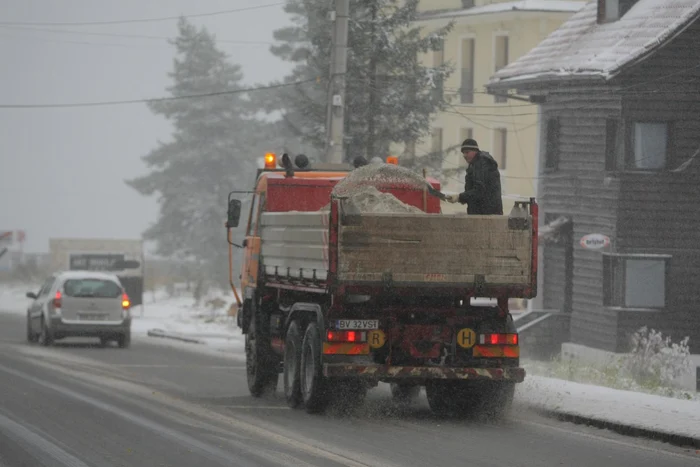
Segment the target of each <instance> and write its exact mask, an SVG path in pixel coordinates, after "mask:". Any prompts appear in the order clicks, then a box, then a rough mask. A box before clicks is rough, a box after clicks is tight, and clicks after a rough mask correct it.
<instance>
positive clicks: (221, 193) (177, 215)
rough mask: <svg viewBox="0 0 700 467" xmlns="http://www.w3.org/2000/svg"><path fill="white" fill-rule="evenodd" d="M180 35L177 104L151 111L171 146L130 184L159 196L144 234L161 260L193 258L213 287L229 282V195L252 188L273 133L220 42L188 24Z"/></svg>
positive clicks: (154, 155) (149, 158) (154, 154)
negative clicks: (167, 125)
mask: <svg viewBox="0 0 700 467" xmlns="http://www.w3.org/2000/svg"><path fill="white" fill-rule="evenodd" d="M178 30H179V35H178V37H177V38H176V39H175V40H174V42H173V43H174V45H175V47H176V49H177V54H176V58H175V59H174V62H173V70H172V72H170V73H169V76H170V78H171V79H172V84H171V85H170V86H169V87H168V88H167V91H168V92H169V93H170V94H171V96H172V98H170V99H164V100H155V101H150V102H149V103H148V106H149V108H150V109H151V111H152V112H154V113H155V114H157V115H161V116H163V117H165V118H166V119H168V120H169V121H170V122H171V123H172V124H173V128H174V131H173V135H172V138H171V139H170V140H169V141H167V142H159V143H158V145H157V147H156V148H155V149H153V150H152V151H151V152H150V153H148V154H147V155H146V156H144V157H143V158H142V159H143V161H144V162H145V164H146V165H147V166H148V167H149V169H150V173H148V174H147V175H144V176H141V177H137V178H134V179H132V180H128V181H127V182H126V183H127V184H128V185H129V186H131V187H133V188H134V189H135V190H137V191H138V192H139V193H141V194H143V195H145V196H151V195H154V194H157V195H158V201H159V204H160V212H159V216H158V219H157V221H156V222H155V223H153V224H152V225H151V226H150V227H149V228H148V229H147V230H146V231H145V232H144V238H145V239H146V240H155V241H156V242H157V251H156V254H159V255H162V256H166V257H190V258H193V259H195V260H197V262H198V263H199V264H202V265H203V267H204V269H205V271H206V274H207V275H208V276H210V277H209V279H213V280H221V281H224V282H225V281H226V280H227V276H226V261H227V260H226V258H227V255H226V248H227V243H226V237H225V229H224V220H225V218H226V208H227V206H226V203H227V195H228V193H229V192H230V191H232V190H249V189H251V188H252V184H253V176H254V174H255V168H256V160H257V158H258V156H259V155H261V154H264V151H265V146H264V144H263V141H264V140H266V139H269V137H270V135H269V133H268V132H269V127H268V125H266V124H264V123H262V122H260V121H259V120H256V119H255V117H254V113H255V110H256V109H255V108H254V107H253V106H252V105H251V103H250V100H249V99H248V97H247V93H245V92H242V90H243V86H242V85H241V80H242V77H243V75H242V72H241V68H240V66H238V65H234V64H231V63H229V61H228V59H227V56H226V54H225V53H224V52H222V51H220V50H219V49H217V47H216V43H215V38H214V37H213V36H212V35H211V34H210V33H209V32H208V31H207V30H206V29H204V28H202V29H197V28H196V27H195V26H193V25H192V24H190V23H188V22H187V21H186V20H185V19H181V20H180V22H179V24H178ZM203 94H204V95H206V94H212V95H211V96H204V97H202V96H201V95H203ZM192 96H199V97H192Z"/></svg>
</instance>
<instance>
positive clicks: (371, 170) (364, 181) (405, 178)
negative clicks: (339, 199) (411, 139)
mask: <svg viewBox="0 0 700 467" xmlns="http://www.w3.org/2000/svg"><path fill="white" fill-rule="evenodd" d="M401 183H403V184H405V185H408V186H409V187H415V188H416V189H419V190H422V189H423V187H425V185H426V183H427V181H426V180H425V179H424V178H423V177H421V176H420V175H418V174H417V173H415V172H413V171H411V170H409V169H407V168H405V167H399V166H398V165H393V164H383V163H382V164H367V165H365V166H363V167H360V168H357V169H355V170H353V171H352V172H350V173H349V174H348V175H347V176H346V177H345V178H344V179H342V180H341V181H339V182H338V184H337V185H336V186H335V187H334V188H333V194H334V195H336V196H349V195H352V194H354V193H355V192H356V191H357V190H358V189H359V188H361V187H366V186H372V187H375V188H376V187H377V186H378V185H384V184H391V185H396V184H401Z"/></svg>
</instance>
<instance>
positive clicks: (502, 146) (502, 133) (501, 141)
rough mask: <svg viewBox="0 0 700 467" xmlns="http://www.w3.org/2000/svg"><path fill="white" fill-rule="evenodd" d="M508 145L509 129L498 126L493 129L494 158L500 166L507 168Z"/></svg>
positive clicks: (500, 167)
mask: <svg viewBox="0 0 700 467" xmlns="http://www.w3.org/2000/svg"><path fill="white" fill-rule="evenodd" d="M507 147H508V130H506V129H505V128H496V129H495V130H493V158H494V159H496V162H498V168H499V169H501V170H506V159H507V157H506V155H507V152H506V148H507Z"/></svg>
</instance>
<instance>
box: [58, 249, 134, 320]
mask: <svg viewBox="0 0 700 467" xmlns="http://www.w3.org/2000/svg"><path fill="white" fill-rule="evenodd" d="M49 253H50V255H51V270H52V272H56V271H109V272H112V273H114V274H116V275H117V276H118V277H119V280H120V281H121V282H122V285H123V286H124V289H126V293H127V294H128V295H129V298H130V300H131V305H132V306H136V305H141V304H142V303H143V286H144V284H143V281H144V272H145V258H144V254H143V241H142V240H131V239H102V238H51V239H49Z"/></svg>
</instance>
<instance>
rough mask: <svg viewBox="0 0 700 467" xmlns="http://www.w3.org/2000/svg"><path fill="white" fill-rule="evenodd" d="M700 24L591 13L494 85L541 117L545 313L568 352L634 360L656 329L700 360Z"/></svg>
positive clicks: (636, 9) (691, 14)
mask: <svg viewBox="0 0 700 467" xmlns="http://www.w3.org/2000/svg"><path fill="white" fill-rule="evenodd" d="M699 17H700V1H698V0H638V1H634V0H598V1H593V2H590V3H589V4H587V6H586V7H585V8H584V9H583V10H581V11H580V12H578V13H576V14H574V15H573V16H572V17H571V18H570V19H569V20H568V21H567V22H565V23H564V24H563V25H562V26H561V27H560V28H559V29H558V30H557V31H555V32H554V33H552V34H551V35H550V36H549V37H548V38H547V39H545V40H544V41H543V42H542V43H541V44H540V45H539V46H537V47H536V48H535V49H533V50H532V51H530V52H529V53H528V54H526V55H524V56H523V57H521V58H520V59H519V60H517V61H515V62H513V63H511V64H510V65H508V66H506V67H505V68H503V69H501V70H499V71H498V72H497V73H496V74H495V75H494V76H493V77H492V79H491V80H490V82H489V84H488V90H489V92H490V93H493V94H504V93H509V94H511V95H516V96H518V97H526V98H529V99H530V100H531V101H533V102H536V103H538V104H540V105H539V112H540V149H539V152H540V165H539V167H540V168H539V180H538V182H539V183H538V185H539V188H538V192H539V196H538V198H539V201H540V212H541V218H542V222H543V224H542V229H543V231H544V235H543V238H542V252H543V253H542V258H541V260H542V262H541V267H542V270H541V274H542V282H541V290H540V297H541V300H542V301H543V302H542V303H541V304H540V306H541V307H542V308H544V309H554V310H559V311H561V312H562V313H565V314H568V316H569V333H568V335H562V336H561V338H562V341H563V342H566V341H568V342H571V343H573V344H579V345H581V346H586V347H590V348H593V349H599V350H605V351H610V352H625V351H627V350H628V345H629V336H630V335H631V334H632V333H633V332H634V331H635V330H637V329H638V328H640V327H641V326H648V327H652V328H655V329H658V330H660V331H662V332H663V333H664V334H667V335H670V336H671V337H672V338H673V340H674V341H677V340H680V339H681V338H683V337H685V336H690V347H691V352H692V353H693V354H700V155H699V153H700V20H699V19H698V18H699ZM588 234H601V235H602V236H604V237H607V238H609V239H610V244H609V245H608V246H605V247H603V248H599V249H591V248H584V247H583V246H582V244H581V239H582V238H583V237H584V236H586V235H588ZM604 237H599V238H604Z"/></svg>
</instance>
